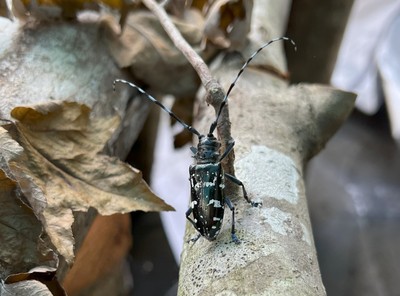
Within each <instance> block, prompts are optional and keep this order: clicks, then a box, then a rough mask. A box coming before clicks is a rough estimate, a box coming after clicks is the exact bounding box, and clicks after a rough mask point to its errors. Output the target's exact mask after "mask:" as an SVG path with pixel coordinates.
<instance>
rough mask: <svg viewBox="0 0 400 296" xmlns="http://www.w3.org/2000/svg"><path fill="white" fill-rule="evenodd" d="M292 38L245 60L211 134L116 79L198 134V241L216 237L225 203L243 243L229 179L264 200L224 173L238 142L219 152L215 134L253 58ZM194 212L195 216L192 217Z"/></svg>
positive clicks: (194, 177)
mask: <svg viewBox="0 0 400 296" xmlns="http://www.w3.org/2000/svg"><path fill="white" fill-rule="evenodd" d="M280 40H285V41H290V42H291V44H292V45H293V46H294V48H295V50H296V45H295V43H294V41H293V40H292V39H290V38H288V37H280V38H276V39H272V40H270V41H269V42H267V43H265V44H264V45H262V46H261V47H260V48H259V49H258V50H257V51H255V52H254V53H253V54H252V55H251V56H250V58H249V59H248V60H247V61H246V62H245V63H244V64H243V66H242V68H241V69H240V71H239V73H238V74H237V76H236V78H235V80H234V81H233V82H232V83H231V85H230V86H229V89H228V91H227V93H226V95H225V97H224V99H223V101H222V103H221V105H220V106H219V109H218V112H217V116H216V119H215V120H214V122H213V123H212V124H211V126H210V130H209V132H208V134H207V135H202V134H200V133H199V132H198V131H197V130H196V129H195V128H194V127H192V126H189V125H188V124H186V123H185V122H183V121H182V120H181V119H180V118H179V117H177V116H176V115H175V114H174V113H173V112H172V111H171V110H169V109H168V108H167V107H165V106H164V105H163V104H162V103H160V102H159V101H157V100H156V99H155V98H154V97H153V96H151V95H150V94H148V93H147V92H145V91H144V90H143V89H142V88H140V87H139V86H137V85H135V84H134V83H132V82H129V81H126V80H123V79H116V80H114V82H113V87H114V91H115V85H116V83H124V84H128V85H129V86H131V87H133V88H136V89H137V90H138V91H139V92H140V93H142V94H144V95H145V96H146V98H148V99H149V100H150V101H152V102H153V103H154V104H156V105H158V106H159V107H161V108H162V109H163V110H164V111H165V112H167V113H168V114H169V115H170V116H171V117H173V118H174V119H175V120H176V121H178V122H179V123H180V124H181V125H182V126H183V127H184V128H185V129H187V130H188V131H190V132H191V133H193V134H195V135H196V136H197V137H198V139H199V142H198V144H197V148H195V147H191V150H192V152H193V153H194V156H193V157H194V159H195V164H193V165H191V166H190V167H189V174H190V177H189V180H190V190H191V203H190V207H189V209H188V210H187V212H186V218H187V219H188V220H189V222H190V223H191V224H192V225H193V226H194V227H195V229H196V230H197V231H198V232H199V235H198V236H197V237H196V238H194V239H192V241H196V240H197V239H198V238H199V237H200V236H204V237H205V238H206V239H208V240H210V241H212V240H215V239H216V237H217V235H218V234H219V232H220V230H221V226H222V219H223V217H224V208H225V205H227V206H228V208H229V209H230V210H231V212H232V226H231V237H232V241H233V242H235V243H240V240H239V239H238V238H237V236H236V233H235V208H234V206H233V204H232V202H231V200H230V199H229V198H228V197H227V196H225V194H224V188H225V179H228V180H230V181H232V182H233V183H235V184H237V185H238V186H241V188H242V192H243V196H244V198H245V199H246V201H247V202H248V203H250V204H251V205H252V206H259V205H260V203H256V202H253V201H251V200H250V199H249V197H248V195H247V192H246V189H245V187H244V185H243V183H242V182H241V181H240V180H239V179H237V178H236V177H235V176H233V175H230V174H227V173H224V171H223V169H222V165H221V161H222V160H223V159H224V158H225V157H226V156H227V155H229V153H230V152H231V151H232V149H233V146H234V141H232V142H231V143H230V144H229V145H228V147H227V148H226V150H225V152H224V153H222V155H221V154H220V153H219V150H220V147H221V143H220V141H219V140H218V139H217V138H216V137H215V136H214V134H213V133H214V131H215V128H216V127H217V124H218V120H219V117H220V115H221V112H222V109H223V108H224V107H225V105H226V103H227V100H228V96H229V94H230V92H231V91H232V88H233V87H234V86H235V84H236V82H237V80H238V79H239V77H240V75H241V74H242V73H243V71H244V69H245V68H246V67H247V66H248V64H249V63H250V61H251V60H252V59H253V58H254V57H255V56H256V55H257V54H258V53H259V52H260V51H261V50H262V49H264V48H265V47H267V46H268V45H270V44H272V43H274V42H276V41H280ZM191 215H192V217H191Z"/></svg>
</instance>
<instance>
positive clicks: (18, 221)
mask: <svg viewBox="0 0 400 296" xmlns="http://www.w3.org/2000/svg"><path fill="white" fill-rule="evenodd" d="M4 137H7V135H6V131H5V130H4V129H3V128H1V127H0V141H1V142H2V143H4V142H3V141H2V140H3V139H4ZM9 140H10V139H9ZM0 189H1V190H0V205H1V207H0V242H1V248H0V262H1V265H0V279H5V278H6V277H7V276H9V275H10V274H13V273H20V272H27V271H28V270H30V269H32V268H34V267H36V266H39V265H48V266H50V267H56V266H57V264H58V259H57V256H56V255H55V254H54V253H53V252H52V251H51V250H50V249H48V248H46V247H45V245H44V242H43V241H42V240H41V239H40V235H41V234H42V224H41V223H40V221H39V220H38V219H37V218H36V217H35V215H34V214H33V212H32V209H30V208H29V207H28V206H26V205H25V204H24V203H23V202H22V201H21V200H20V199H19V198H18V191H17V186H16V183H15V182H14V181H12V180H11V179H9V178H7V176H6V175H5V174H4V172H3V171H1V170H0Z"/></svg>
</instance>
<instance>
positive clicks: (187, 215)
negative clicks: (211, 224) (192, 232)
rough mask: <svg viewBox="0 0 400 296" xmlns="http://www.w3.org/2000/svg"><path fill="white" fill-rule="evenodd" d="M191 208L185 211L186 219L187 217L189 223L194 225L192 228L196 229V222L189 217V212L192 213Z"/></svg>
mask: <svg viewBox="0 0 400 296" xmlns="http://www.w3.org/2000/svg"><path fill="white" fill-rule="evenodd" d="M192 211H193V209H192V207H190V208H189V209H188V210H187V211H186V219H188V220H189V221H190V223H192V225H193V226H194V228H195V229H196V230H197V226H196V223H195V222H194V221H193V220H192V219H191V218H190V217H189V216H190V214H191V213H192Z"/></svg>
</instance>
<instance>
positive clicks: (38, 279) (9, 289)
mask: <svg viewBox="0 0 400 296" xmlns="http://www.w3.org/2000/svg"><path fill="white" fill-rule="evenodd" d="M55 275H56V271H55V268H49V267H45V266H39V267H36V268H33V269H31V270H30V271H28V272H24V273H18V274H13V275H10V276H9V277H7V279H6V280H5V281H4V283H3V282H1V286H0V292H1V293H0V295H3V294H2V293H4V295H21V296H25V295H26V296H31V295H40V296H41V295H53V296H65V295H66V293H65V291H64V289H63V288H62V287H61V285H60V284H59V282H58V280H57V278H56V276H55Z"/></svg>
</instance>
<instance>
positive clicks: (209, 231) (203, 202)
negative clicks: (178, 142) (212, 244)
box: [189, 163, 224, 240]
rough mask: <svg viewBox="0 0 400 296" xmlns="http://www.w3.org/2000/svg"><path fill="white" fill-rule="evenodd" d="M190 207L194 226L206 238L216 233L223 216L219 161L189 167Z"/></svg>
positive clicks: (222, 184)
mask: <svg viewBox="0 0 400 296" xmlns="http://www.w3.org/2000/svg"><path fill="white" fill-rule="evenodd" d="M189 173H190V187H191V197H192V202H191V207H192V209H193V211H192V212H193V218H194V222H195V223H196V228H197V230H198V231H199V232H200V234H201V235H203V236H204V237H206V238H207V239H208V240H214V239H215V238H216V236H217V235H218V233H219V231H220V229H221V224H222V219H223V217H224V194H223V188H224V176H223V171H222V167H221V164H220V163H211V164H196V165H191V166H190V168H189Z"/></svg>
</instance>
